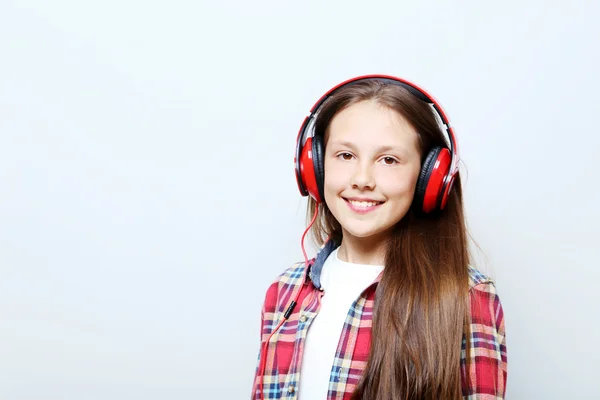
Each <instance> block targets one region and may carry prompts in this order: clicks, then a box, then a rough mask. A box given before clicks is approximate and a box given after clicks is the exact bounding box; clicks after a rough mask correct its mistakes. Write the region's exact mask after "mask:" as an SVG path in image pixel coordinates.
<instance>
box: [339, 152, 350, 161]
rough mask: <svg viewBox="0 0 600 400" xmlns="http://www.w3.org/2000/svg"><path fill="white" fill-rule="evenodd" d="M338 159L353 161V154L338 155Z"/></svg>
mask: <svg viewBox="0 0 600 400" xmlns="http://www.w3.org/2000/svg"><path fill="white" fill-rule="evenodd" d="M337 157H338V158H341V159H342V160H344V161H350V160H352V154H350V153H340V154H338V155H337Z"/></svg>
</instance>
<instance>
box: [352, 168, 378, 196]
mask: <svg viewBox="0 0 600 400" xmlns="http://www.w3.org/2000/svg"><path fill="white" fill-rule="evenodd" d="M351 183H352V188H353V189H359V190H369V189H370V190H373V188H375V179H374V177H373V171H372V169H371V166H369V165H364V163H357V166H356V169H355V170H354V173H353V174H352V179H351Z"/></svg>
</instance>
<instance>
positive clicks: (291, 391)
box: [288, 385, 296, 393]
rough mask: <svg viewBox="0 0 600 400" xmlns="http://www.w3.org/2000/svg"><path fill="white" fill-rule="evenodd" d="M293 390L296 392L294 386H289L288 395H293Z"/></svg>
mask: <svg viewBox="0 0 600 400" xmlns="http://www.w3.org/2000/svg"><path fill="white" fill-rule="evenodd" d="M295 390H296V388H295V387H294V385H290V386H289V387H288V392H290V393H294V391H295Z"/></svg>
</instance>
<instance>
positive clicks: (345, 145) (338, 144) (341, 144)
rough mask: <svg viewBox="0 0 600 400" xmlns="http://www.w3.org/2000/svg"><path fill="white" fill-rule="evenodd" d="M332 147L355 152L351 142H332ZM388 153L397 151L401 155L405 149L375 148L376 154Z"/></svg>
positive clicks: (395, 147) (397, 147)
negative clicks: (345, 148) (349, 149)
mask: <svg viewBox="0 0 600 400" xmlns="http://www.w3.org/2000/svg"><path fill="white" fill-rule="evenodd" d="M331 145H332V146H340V147H349V148H351V149H353V150H356V146H355V145H354V144H353V143H351V142H345V141H333V142H332V143H331ZM388 151H398V152H401V153H402V154H404V153H406V149H405V148H404V147H400V146H380V147H378V148H377V151H376V152H377V153H385V152H388Z"/></svg>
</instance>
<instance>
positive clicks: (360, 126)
mask: <svg viewBox="0 0 600 400" xmlns="http://www.w3.org/2000/svg"><path fill="white" fill-rule="evenodd" d="M327 133H328V140H327V142H328V144H330V143H331V144H333V145H335V144H338V143H341V142H345V143H348V142H350V143H352V144H354V145H356V146H359V147H361V148H365V149H368V148H372V147H375V146H378V147H379V146H390V147H394V146H397V147H402V148H406V149H412V150H415V151H416V150H417V147H418V135H417V132H416V130H415V129H414V128H413V127H412V125H411V124H410V123H409V122H408V121H407V120H406V118H404V117H403V116H402V115H401V114H400V113H398V112H396V111H394V110H391V109H390V108H388V107H385V106H382V105H380V104H377V103H375V102H373V101H363V102H360V103H357V104H353V105H351V106H349V107H347V108H345V109H344V110H342V111H340V112H338V113H337V114H336V115H335V117H334V118H333V119H332V120H331V122H330V124H329V127H328V132H327Z"/></svg>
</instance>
